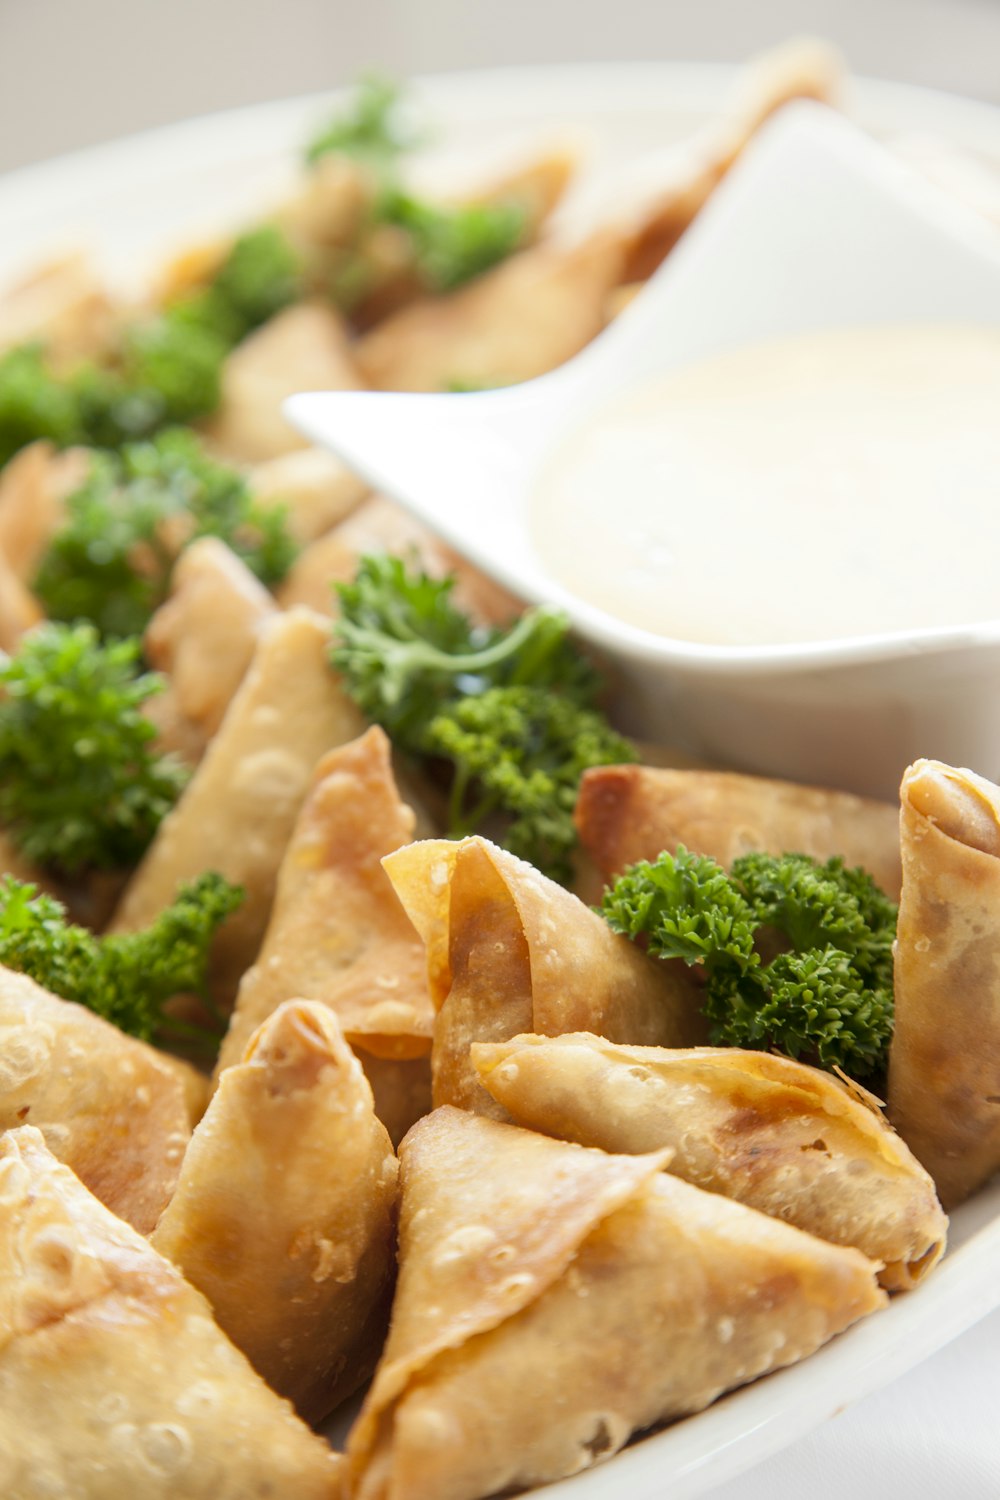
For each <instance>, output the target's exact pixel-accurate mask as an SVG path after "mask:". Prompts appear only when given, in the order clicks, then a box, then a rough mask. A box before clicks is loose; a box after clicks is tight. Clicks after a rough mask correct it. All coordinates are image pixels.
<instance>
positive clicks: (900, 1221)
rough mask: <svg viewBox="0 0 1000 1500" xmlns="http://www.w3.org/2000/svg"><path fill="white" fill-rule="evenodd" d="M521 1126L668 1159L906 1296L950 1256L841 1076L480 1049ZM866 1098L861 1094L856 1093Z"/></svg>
mask: <svg viewBox="0 0 1000 1500" xmlns="http://www.w3.org/2000/svg"><path fill="white" fill-rule="evenodd" d="M472 1060H473V1063H474V1064H475V1067H476V1069H477V1071H478V1073H479V1077H480V1079H481V1080H482V1082H483V1084H484V1085H485V1086H486V1088H487V1089H489V1091H490V1093H491V1094H492V1095H493V1097H494V1099H496V1100H497V1101H498V1102H499V1103H500V1104H502V1105H503V1106H504V1108H505V1109H506V1110H508V1111H509V1113H510V1114H511V1116H512V1117H513V1119H514V1120H516V1122H517V1123H518V1125H525V1126H527V1127H528V1128H529V1129H531V1130H540V1131H543V1132H544V1133H545V1134H546V1135H553V1136H557V1137H559V1138H560V1139H561V1140H568V1141H578V1142H579V1143H580V1144H581V1145H583V1146H599V1147H600V1148H601V1149H602V1150H604V1151H618V1152H628V1153H630V1154H632V1153H636V1154H638V1153H641V1152H647V1151H658V1150H661V1149H663V1148H664V1147H668V1146H669V1147H670V1148H671V1149H672V1151H673V1156H672V1158H671V1161H670V1167H669V1170H670V1171H671V1172H673V1173H674V1175H675V1176H677V1177H683V1178H684V1179H685V1181H687V1182H693V1183H694V1184H695V1186H696V1187H700V1188H706V1189H707V1190H708V1191H709V1192H713V1193H723V1194H724V1195H725V1196H726V1197H727V1198H735V1199H737V1201H738V1202H740V1203H745V1204H747V1205H748V1207H750V1208H756V1209H759V1210H760V1211H761V1212H762V1213H766V1214H770V1215H771V1216H772V1217H773V1218H778V1219H783V1220H784V1221H785V1222H786V1223H787V1224H794V1225H795V1226H796V1227H797V1228H798V1229H805V1230H807V1231H808V1232H809V1233H810V1234H815V1235H818V1236H819V1238H820V1239H824V1240H830V1241H831V1243H832V1244H835V1245H853V1246H854V1248H855V1249H856V1250H861V1251H862V1252H863V1253H864V1254H865V1255H867V1256H868V1258H869V1260H876V1261H881V1262H882V1271H881V1272H880V1274H879V1280H880V1282H881V1283H882V1285H883V1286H884V1287H886V1288H888V1289H889V1290H890V1291H899V1290H903V1289H909V1288H910V1287H913V1286H915V1285H916V1284H917V1282H918V1281H920V1280H922V1278H923V1277H924V1276H925V1275H926V1274H927V1272H928V1271H929V1270H931V1268H932V1267H933V1266H934V1265H936V1264H937V1262H938V1261H939V1260H940V1258H941V1256H942V1254H943V1253H944V1246H945V1238H946V1234H947V1222H948V1221H947V1219H946V1218H945V1216H944V1213H943V1212H942V1210H941V1205H940V1204H939V1203H938V1201H937V1197H936V1195H935V1192H934V1184H933V1183H932V1182H931V1179H930V1178H929V1177H928V1175H927V1173H926V1172H925V1171H924V1170H923V1168H922V1167H921V1166H920V1164H919V1162H917V1161H916V1160H915V1158H914V1157H913V1156H912V1155H911V1153H910V1152H909V1151H908V1150H907V1148H906V1146H905V1145H904V1144H903V1142H902V1141H901V1140H900V1138H899V1136H898V1135H896V1133H895V1131H894V1130H891V1129H890V1128H889V1126H888V1125H887V1124H886V1123H885V1121H884V1120H883V1118H882V1116H881V1114H880V1113H879V1112H878V1108H877V1106H876V1105H875V1103H874V1101H872V1103H871V1105H870V1106H869V1105H867V1104H865V1103H863V1102H861V1099H860V1098H859V1097H857V1095H856V1092H851V1091H849V1090H848V1089H847V1088H846V1087H845V1085H844V1084H842V1083H841V1082H840V1081H839V1080H838V1079H836V1078H834V1077H832V1075H831V1074H829V1073H825V1072H822V1071H820V1069H818V1068H810V1067H807V1066H806V1064H805V1063H798V1062H792V1060H791V1059H790V1058H787V1057H775V1056H773V1055H771V1054H770V1053H765V1052H744V1051H741V1050H740V1049H739V1048H737V1047H693V1048H688V1049H686V1050H678V1051H670V1050H668V1049H667V1048H665V1047H622V1046H615V1045H614V1044H613V1043H612V1042H606V1041H604V1040H603V1038H601V1037H596V1036H591V1035H588V1034H586V1033H577V1034H575V1035H569V1036H558V1037H542V1036H520V1037H515V1038H514V1039H513V1040H512V1041H510V1042H501V1043H494V1044H492V1045H491V1044H488V1043H487V1044H483V1043H479V1044H475V1045H473V1048H472ZM855 1090H856V1086H855Z"/></svg>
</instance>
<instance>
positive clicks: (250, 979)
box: [219, 728, 434, 1140]
mask: <svg viewBox="0 0 1000 1500" xmlns="http://www.w3.org/2000/svg"><path fill="white" fill-rule="evenodd" d="M415 822H416V820H415V817H414V814H413V811H412V810H411V808H410V807H408V806H407V805H406V803H405V802H403V801H402V799H401V797H400V795H399V793H398V791H397V789H396V783H395V781H394V779H393V773H392V760H391V749H390V745H389V741H388V740H387V739H386V736H385V734H384V733H383V731H382V730H381V729H378V728H372V729H369V730H368V731H367V733H365V734H364V735H362V736H361V737H360V739H357V740H354V741H352V742H351V743H350V744H348V745H343V746H341V748H340V749H338V750H334V751H331V753H330V754H329V755H326V756H324V757H323V759H322V760H321V761H320V763H319V765H318V766H317V767H316V772H315V775H314V778H313V784H312V789H311V791H310V792H309V795H308V797H307V798H306V801H305V804H304V806H303V808H302V811H301V813H300V814H299V818H298V821H297V823H296V825H295V831H294V833H293V834H292V837H291V840H290V842H289V845H288V848H287V850H286V852H285V856H284V858H283V860H282V864H281V870H280V873H279V876H278V889H277V894H276V896H275V901H274V909H273V911H272V914H271V921H270V924H269V926H268V929H267V934H266V936H265V938H264V943H263V946H262V947H261V951H260V954H259V956H258V958H257V962H256V963H255V964H254V965H253V967H252V968H251V969H248V970H247V972H246V974H244V976H243V980H242V982H241V984H240V988H239V994H238V996H237V1000H236V1008H235V1010H234V1011H233V1015H232V1017H231V1019H230V1023H229V1032H228V1035H227V1036H226V1039H225V1041H224V1042H223V1044H222V1052H221V1054H220V1057H219V1068H220V1069H223V1068H226V1067H228V1066H229V1064H231V1063H233V1062H236V1061H237V1060H238V1059H239V1058H240V1057H241V1055H242V1053H243V1050H244V1048H245V1047H246V1045H247V1042H248V1041H249V1038H250V1036H251V1034H252V1032H253V1031H254V1029H255V1028H256V1027H257V1026H259V1025H260V1024H261V1022H262V1021H264V1020H265V1019H266V1018H267V1016H269V1015H270V1014H271V1012H272V1011H273V1010H274V1009H275V1008H276V1007H277V1006H278V1005H280V1004H281V1002H282V1001H283V1000H289V999H292V998H294V997H297V996H305V997H307V998H308V999H310V1000H319V1001H321V1002H322V1003H323V1004H324V1005H325V1006H327V1007H329V1009H330V1010H332V1011H334V1012H336V1015H337V1018H338V1020H339V1022H340V1025H341V1027H342V1028H343V1031H344V1034H345V1036H346V1037H347V1040H348V1041H349V1042H350V1044H351V1046H352V1047H354V1049H355V1050H356V1051H357V1053H358V1055H359V1057H360V1059H361V1061H362V1063H363V1065H364V1066H365V1067H366V1068H367V1067H368V1063H369V1059H385V1060H387V1061H391V1062H394V1063H396V1064H397V1065H398V1066H397V1067H396V1069H395V1072H394V1074H393V1075H392V1076H391V1077H390V1075H388V1074H387V1073H386V1070H385V1069H382V1070H379V1071H380V1073H381V1075H382V1076H381V1079H380V1081H381V1084H382V1087H381V1088H380V1090H379V1095H380V1097H379V1098H378V1099H377V1101H376V1102H377V1105H378V1107H379V1109H380V1111H382V1110H384V1111H385V1114H386V1115H387V1116H388V1118H387V1119H386V1124H387V1125H388V1126H389V1128H390V1133H391V1134H392V1135H393V1136H394V1139H396V1140H399V1139H400V1138H401V1137H402V1136H403V1135H405V1133H406V1131H407V1130H408V1129H409V1127H410V1126H411V1125H412V1124H413V1121H414V1120H415V1119H417V1118H418V1117H419V1115H420V1114H423V1113H425V1109H426V1106H427V1105H428V1103H429V1068H428V1059H429V1056H430V1048H431V1033H432V1031H433V1026H434V1007H433V1005H432V1004H431V998H430V993H429V991H428V986H427V964H426V960H425V957H424V945H423V943H422V942H421V939H420V936H419V934H418V933H417V932H416V930H415V928H414V926H413V924H412V922H411V921H410V919H409V917H408V916H407V915H406V913H405V911H404V910H403V907H402V905H401V904H400V901H399V897H398V896H397V895H396V893H395V891H394V890H393V888H392V885H391V883H390V881H389V877H388V876H387V875H386V873H385V871H384V870H383V869H382V866H381V864H380V860H381V858H382V856H383V855H384V854H388V853H390V852H391V851H392V850H393V849H398V848H400V846H401V845H403V844H406V843H408V842H409V840H410V839H411V838H412V837H413V831H414V826H415ZM413 1084H416V1086H417V1090H416V1096H415V1097H413V1090H412V1087H411V1085H413ZM413 1107H416V1108H417V1113H416V1114H411V1113H410V1111H411V1108H413Z"/></svg>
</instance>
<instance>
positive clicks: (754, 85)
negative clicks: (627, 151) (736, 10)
mask: <svg viewBox="0 0 1000 1500" xmlns="http://www.w3.org/2000/svg"><path fill="white" fill-rule="evenodd" d="M843 73H844V65H843V60H842V58H841V57H840V56H839V54H838V53H837V52H836V51H835V49H834V48H833V47H831V46H830V45H829V43H827V42H821V41H813V40H809V39H806V38H797V39H795V40H793V41H790V42H786V43H785V44H784V45H783V46H780V47H776V48H774V49H773V50H772V51H770V52H765V53H763V54H762V55H761V56H760V57H757V58H754V60H753V61H752V62H751V63H750V64H749V66H748V67H747V68H746V70H745V71H744V72H743V74H742V76H741V77H740V80H739V86H738V91H737V94H736V97H735V98H734V99H733V100H732V103H731V104H730V106H729V108H728V109H727V111H726V112H725V114H724V115H723V117H722V118H721V119H720V120H716V121H713V122H712V123H711V124H709V125H707V126H706V127H705V128H704V129H703V130H702V131H700V132H699V133H698V135H696V136H695V137H693V138H692V139H691V140H690V141H688V142H686V143H685V145H683V146H681V147H678V146H676V145H673V146H672V147H671V148H670V150H669V152H668V153H666V154H665V156H664V162H663V176H664V178H665V180H661V181H658V182H657V184H656V186H655V188H654V189H653V191H652V192H651V193H650V194H649V195H648V197H647V201H646V203H645V204H644V206H643V207H642V208H641V209H640V210H639V211H637V212H634V214H633V218H632V221H631V224H630V226H629V229H630V232H629V234H628V235H627V245H628V254H627V256H626V259H625V263H624V266H623V269H622V276H623V280H625V281H626V282H631V281H645V280H646V279H647V277H649V276H651V275H652V274H653V272H654V271H655V270H656V268H657V266H658V265H659V264H660V262H661V261H662V260H663V259H664V257H665V256H666V255H667V254H668V253H669V251H670V250H672V249H673V247H674V245H675V244H676V243H677V241H678V240H679V239H680V237H681V235H682V234H683V233H684V231H685V229H687V227H688V225H689V224H690V223H691V222H692V220H693V219H694V218H695V217H696V215H697V214H698V213H699V212H700V211H701V209H702V208H703V207H704V206H705V204H706V203H707V201H708V199H709V198H710V197H711V195H712V193H713V192H714V191H715V189H716V188H717V187H718V185H719V183H720V182H721V181H722V179H723V177H724V176H725V175H726V173H727V172H728V171H729V169H730V167H731V166H732V165H733V164H734V162H735V161H736V159H737V157H738V156H739V155H740V153H741V152H742V151H743V149H744V147H745V146H746V145H747V144H748V142H749V141H750V140H751V138H752V137H753V136H754V135H755V134H756V132H757V131H758V130H759V129H760V127H761V126H762V125H763V124H764V123H765V121H767V120H769V119H770V117H771V116H772V115H773V114H774V112H775V111H776V110H778V109H780V108H781V107H782V106H783V105H785V104H788V103H790V102H791V101H792V100H793V99H816V100H819V101H820V102H822V103H824V104H831V103H835V102H836V100H837V96H838V94H839V92H840V87H841V83H842V80H843ZM657 165H658V164H657V163H656V162H655V161H650V162H649V163H648V166H647V168H646V173H645V175H646V177H647V178H651V177H652V174H653V172H654V170H655V169H656V167H657ZM659 175H660V174H659V172H657V176H659Z"/></svg>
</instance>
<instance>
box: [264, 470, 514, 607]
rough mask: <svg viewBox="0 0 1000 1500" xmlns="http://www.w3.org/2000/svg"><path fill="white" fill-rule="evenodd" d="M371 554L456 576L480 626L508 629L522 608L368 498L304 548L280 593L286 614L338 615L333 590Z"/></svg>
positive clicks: (428, 534) (405, 516) (461, 599)
mask: <svg viewBox="0 0 1000 1500" xmlns="http://www.w3.org/2000/svg"><path fill="white" fill-rule="evenodd" d="M368 552H377V553H383V552H395V553H397V554H399V555H401V556H407V557H410V558H411V559H412V560H413V562H414V563H415V564H416V565H417V566H419V567H420V568H422V569H423V570H424V571H425V572H427V573H430V574H431V575H432V576H434V577H435V578H440V577H442V576H443V575H444V574H446V573H452V574H454V575H455V592H454V595H453V598H454V601H455V603H456V604H457V605H458V607H459V609H464V610H467V611H468V613H469V614H471V615H472V617H473V619H474V620H476V622H477V623H479V624H485V625H501V624H506V623H507V622H508V621H509V620H511V619H513V618H514V616H515V615H517V614H519V613H520V612H521V610H522V608H523V605H522V604H521V603H520V602H519V601H518V600H517V599H515V598H514V596H513V595H512V594H510V593H508V591H507V590H506V589H505V588H503V587H502V586H501V585H500V584H499V583H497V582H496V580H495V579H493V578H490V577H488V576H487V574H485V573H481V572H480V571H479V569H478V568H476V567H473V565H472V563H470V562H468V561H467V560H466V559H465V558H463V557H461V556H460V555H459V554H458V553H457V552H454V551H453V550H452V549H451V548H450V547H448V546H447V545H446V544H445V543H444V542H443V541H442V540H441V538H440V537H437V536H435V535H434V533H433V532H432V531H428V529H427V527H426V526H424V525H422V524H421V523H420V522H419V521H418V520H417V519H416V518H415V517H414V516H411V515H410V514H409V513H408V512H407V511H405V510H403V508H402V506H399V505H397V504H396V503H395V501H393V500H387V499H386V498H385V496H384V495H371V496H369V497H368V499H366V500H364V501H363V502H362V503H361V505H359V506H358V508H357V510H356V511H354V512H353V514H351V515H350V516H348V517H347V519H346V520H345V521H343V522H342V523H341V524H340V525H339V526H335V527H333V529H332V530H331V531H329V532H327V534H326V536H322V537H320V538H319V540H318V541H316V542H313V544H312V545H311V546H309V547H306V548H305V550H304V551H303V552H302V554H301V556H300V557H299V558H298V559H297V561H296V562H294V563H293V564H292V567H291V569H290V570H289V573H288V576H287V578H286V579H285V581H284V583H283V584H282V586H281V588H280V590H279V592H278V599H279V602H280V603H281V605H282V606H283V607H284V608H286V609H287V608H289V607H290V606H291V605H293V604H308V605H309V607H310V608H311V609H315V610H318V611H319V612H320V613H321V614H331V615H333V614H336V613H337V608H338V601H337V595H336V592H335V590H334V587H333V586H334V584H336V583H347V582H349V581H350V580H351V579H352V578H353V577H354V575H355V573H356V572H357V571H358V562H359V560H360V559H361V557H362V556H364V554H365V553H368Z"/></svg>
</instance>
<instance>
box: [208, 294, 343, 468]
mask: <svg viewBox="0 0 1000 1500" xmlns="http://www.w3.org/2000/svg"><path fill="white" fill-rule="evenodd" d="M363 385H364V382H363V381H362V380H361V379H360V377H359V375H358V372H357V369H356V368H355V364H354V355H353V350H352V348H351V345H350V342H349V340H348V336H347V328H346V326H345V324H344V321H343V319H342V318H341V316H340V314H339V313H338V312H337V310H336V308H335V307H334V306H333V304H332V302H331V301H330V299H329V297H322V298H320V299H319V300H317V301H311V302H295V303H293V304H292V306H291V307H286V308H284V309H282V311H281V312H278V313H275V315H274V316H273V317H272V318H269V319H268V320H267V322H266V323H263V324H261V326H260V327H259V328H257V329H255V330H254V332H253V333H251V334H249V335H248V337H247V338H245V339H243V341H242V342H241V343H239V344H237V346H236V348H235V349H234V350H233V351H232V352H231V354H230V355H229V356H228V358H227V359H226V361H225V363H224V365H223V367H222V396H221V399H220V401H219V405H218V408H217V410H216V411H215V412H214V413H213V415H212V417H211V419H210V420H209V421H208V422H207V423H206V424H205V429H204V430H205V435H206V437H207V438H208V441H209V443H210V445H211V447H212V448H213V449H215V450H217V451H218V452H219V453H221V454H222V456H223V458H226V459H229V460H230V461H231V462H233V463H237V464H259V463H265V462H266V461H267V460H268V459H270V458H278V457H280V455H281V454H283V453H292V452H294V451H295V450H296V449H297V448H308V446H309V442H308V439H307V438H304V437H303V436H302V434H301V433H300V432H298V431H296V429H295V428H294V427H293V426H292V425H291V423H290V422H286V420H285V418H284V416H283V415H282V410H281V408H282V404H283V402H284V400H285V398H286V397H287V396H291V395H294V393H295V392H296V391H356V390H360V389H362V388H363Z"/></svg>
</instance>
